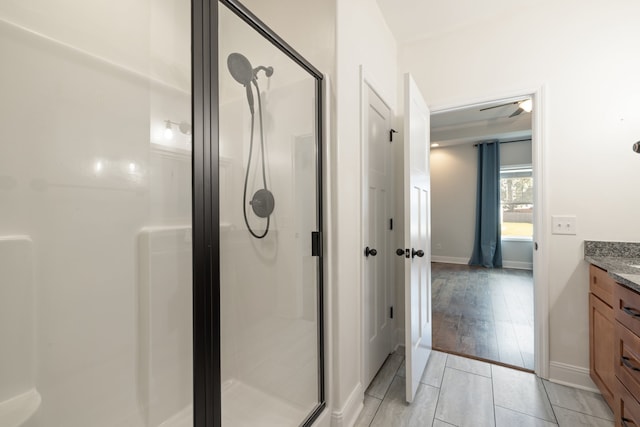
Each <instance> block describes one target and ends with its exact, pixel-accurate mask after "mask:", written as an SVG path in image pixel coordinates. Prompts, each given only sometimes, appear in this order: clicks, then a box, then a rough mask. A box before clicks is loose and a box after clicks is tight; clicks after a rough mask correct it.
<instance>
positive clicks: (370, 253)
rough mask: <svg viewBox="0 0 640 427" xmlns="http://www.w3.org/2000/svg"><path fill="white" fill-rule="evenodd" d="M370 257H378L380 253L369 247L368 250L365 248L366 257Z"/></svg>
mask: <svg viewBox="0 0 640 427" xmlns="http://www.w3.org/2000/svg"><path fill="white" fill-rule="evenodd" d="M369 255H371V256H376V255H378V251H376V250H375V249H373V248H370V247H369V246H367V247H366V248H364V256H366V257H369Z"/></svg>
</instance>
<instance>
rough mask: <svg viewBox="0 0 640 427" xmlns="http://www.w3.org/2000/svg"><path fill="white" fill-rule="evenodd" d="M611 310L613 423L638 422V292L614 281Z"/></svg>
mask: <svg viewBox="0 0 640 427" xmlns="http://www.w3.org/2000/svg"><path fill="white" fill-rule="evenodd" d="M613 311H614V317H615V320H616V322H615V333H614V338H615V340H614V345H613V350H614V372H615V376H616V378H617V384H616V394H615V403H614V412H615V417H616V425H619V426H625V424H626V425H628V426H640V403H638V400H640V294H637V293H636V292H634V291H632V290H630V289H628V288H626V287H624V286H622V285H618V284H616V286H615V288H614V304H613ZM623 420H624V423H623Z"/></svg>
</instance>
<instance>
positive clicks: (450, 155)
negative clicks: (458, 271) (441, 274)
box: [430, 141, 533, 268]
mask: <svg viewBox="0 0 640 427" xmlns="http://www.w3.org/2000/svg"><path fill="white" fill-rule="evenodd" d="M477 153H478V151H477V149H476V148H475V147H474V146H473V144H461V145H454V146H449V147H438V148H432V149H431V157H430V161H431V197H432V209H431V215H432V217H431V245H432V249H431V253H432V256H433V257H435V258H434V261H436V262H450V263H456V264H458V263H460V264H466V263H467V262H468V261H469V258H470V257H471V252H472V251H473V240H474V236H475V211H476V182H477V173H478V172H477V170H478V154H477ZM526 164H531V142H529V141H524V142H515V143H510V144H501V145H500V165H501V166H512V165H526ZM502 257H503V261H504V264H505V267H508V268H509V267H517V268H523V267H530V266H531V263H532V262H533V252H532V243H531V242H530V241H529V242H527V241H510V240H503V241H502Z"/></svg>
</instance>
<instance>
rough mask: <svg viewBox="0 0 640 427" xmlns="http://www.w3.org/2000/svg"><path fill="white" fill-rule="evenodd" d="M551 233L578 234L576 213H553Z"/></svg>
mask: <svg viewBox="0 0 640 427" xmlns="http://www.w3.org/2000/svg"><path fill="white" fill-rule="evenodd" d="M551 227H552V230H551V234H571V235H575V234H576V216H575V215H552V216H551Z"/></svg>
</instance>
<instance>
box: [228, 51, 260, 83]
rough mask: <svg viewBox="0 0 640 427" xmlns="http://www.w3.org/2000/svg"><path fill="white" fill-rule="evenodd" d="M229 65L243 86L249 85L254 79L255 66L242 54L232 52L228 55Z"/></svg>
mask: <svg viewBox="0 0 640 427" xmlns="http://www.w3.org/2000/svg"><path fill="white" fill-rule="evenodd" d="M227 67H229V72H230V73H231V75H232V76H233V78H234V79H235V80H236V81H237V82H238V83H240V84H241V85H243V86H247V85H249V84H250V83H251V81H252V80H253V79H254V75H253V67H252V66H251V63H250V62H249V60H248V59H247V58H246V57H245V56H244V55H242V54H239V53H236V52H234V53H232V54H230V55H229V56H228V57H227Z"/></svg>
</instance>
